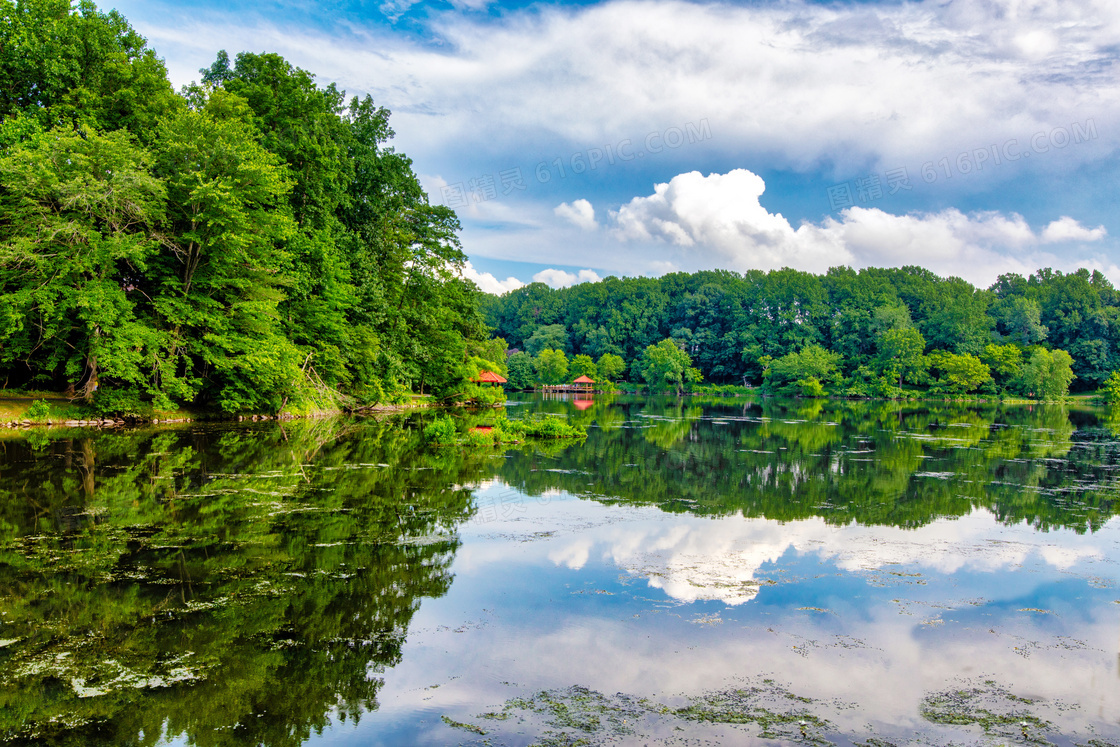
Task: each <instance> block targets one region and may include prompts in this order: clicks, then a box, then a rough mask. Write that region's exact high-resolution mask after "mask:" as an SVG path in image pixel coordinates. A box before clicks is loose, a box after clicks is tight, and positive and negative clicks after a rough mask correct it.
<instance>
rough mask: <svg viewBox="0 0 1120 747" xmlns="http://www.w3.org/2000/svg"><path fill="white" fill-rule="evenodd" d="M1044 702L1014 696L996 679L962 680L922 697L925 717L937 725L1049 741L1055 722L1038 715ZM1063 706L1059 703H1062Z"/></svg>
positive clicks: (1000, 735)
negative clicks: (955, 684)
mask: <svg viewBox="0 0 1120 747" xmlns="http://www.w3.org/2000/svg"><path fill="white" fill-rule="evenodd" d="M1041 705H1042V701H1041V700H1039V699H1034V698H1026V697H1021V696H1018V695H1015V694H1014V693H1012V692H1011V691H1010V690H1008V689H1007V688H1005V687H1003V686H1002V685H1000V684H998V683H997V682H995V681H994V680H985V681H983V682H981V683H976V684H971V683H967V682H966V683H962V684H961V686H959V687H956V688H953V689H949V690H942V691H940V692H935V693H930V694H928V695H926V696H925V697H924V698H922V704H921V708H920V711H921V714H922V718H924V719H926V720H927V721H930V722H931V723H934V724H942V725H953V726H978V727H980V728H981V729H983V730H984V733H985V734H986V735H988V736H991V737H999V738H1004V739H1010V740H1015V741H1020V742H1024V743H1026V744H1050V742H1049V740H1047V739H1046V738H1045V737H1044V736H1043V735H1044V734H1046V733H1047V732H1049V731H1051V730H1052V728H1053V724H1052V723H1051V722H1050V721H1047V720H1045V719H1043V718H1041V717H1040V716H1039V715H1037V712H1038V711H1039V710H1041V709H1040V706H1041ZM1059 707H1060V704H1059Z"/></svg>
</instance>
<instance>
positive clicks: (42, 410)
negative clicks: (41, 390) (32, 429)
mask: <svg viewBox="0 0 1120 747" xmlns="http://www.w3.org/2000/svg"><path fill="white" fill-rule="evenodd" d="M50 416H51V406H50V405H49V404H47V403H46V402H45V401H44V400H41V399H37V400H35V401H34V402H32V403H31V407H28V408H27V412H26V413H24V417H26V418H27V419H28V420H30V421H32V422H35V423H41V422H43V421H44V420H49V419H50Z"/></svg>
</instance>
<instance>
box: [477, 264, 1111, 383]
mask: <svg viewBox="0 0 1120 747" xmlns="http://www.w3.org/2000/svg"><path fill="white" fill-rule="evenodd" d="M483 304H484V311H485V314H486V318H487V322H488V323H489V324H491V325H492V326H493V327H495V328H496V330H497V331H496V334H497V335H499V336H501V337H502V338H504V339H505V341H506V342H508V344H509V345H510V346H511V347H513V348H518V349H520V350H524V351H525V353H524V354H525V355H527V356H539V355H540V354H541V351H543V350H551V351H559V352H562V353H565V354H566V355H568V356H575V357H579V356H588V357H590V358H593V359H599V360H602V356H605V355H611V356H618V357H621V358H622V359H623V366H624V368H625V369H626V370H627V377H628V379H629V380H630V381H634V382H642V381H648V382H650V383H651V384H654V383H657V384H658V385H659V386H658V388H661V389H678V388H680V386H681V381H680V380H679V379H678V378H677V377H678V376H680V377H682V378H684V377H685V376H686V374H687V371H688V369H689V368H690V367H693V366H694V367H695V368H696V369H698V374H699V375H702V377H703V379H704V380H706V381H710V382H714V383H717V384H719V383H741V384H749V385H760V384H761V385H764V386H766V387H767V388H768V389H770V390H772V391H775V392H782V393H788V394H800V395H809V396H813V395H815V394H820V393H831V394H839V395H846V396H887V397H890V396H899V395H900V394H902V393H903V391H904V390H915V389H916V390H921V391H926V390H932V391H933V392H935V393H942V394H961V393H968V392H980V393H985V394H1012V395H1020V396H1026V397H1035V398H1053V397H1060V396H1062V395H1064V394H1065V393H1066V392H1067V391H1068V389H1069V387H1070V386H1071V384H1072V387H1073V388H1074V389H1075V390H1081V391H1084V390H1091V389H1096V388H1098V387H1100V386H1101V385H1103V384H1104V382H1105V381H1106V380H1107V379H1108V377H1109V375H1110V373H1111V372H1112V371H1113V370H1114V369H1115V368H1116V367H1117V366H1118V365H1120V348H1118V345H1120V294H1118V293H1117V291H1116V290H1115V289H1114V288H1113V287H1112V285H1111V284H1110V283H1109V281H1108V280H1107V279H1106V278H1105V277H1104V276H1103V275H1102V274H1101V273H1099V272H1092V273H1090V272H1089V271H1088V270H1084V269H1082V270H1078V271H1077V272H1074V273H1070V274H1063V273H1061V272H1057V271H1053V270H1050V269H1043V270H1039V271H1038V272H1036V273H1034V274H1033V275H1031V276H1030V277H1027V278H1024V277H1021V276H1019V275H1013V274H1008V275H1003V276H1001V277H1000V278H999V280H998V281H997V282H996V283H995V284H994V285H992V287H991V288H987V289H983V288H975V287H973V286H972V285H970V284H969V283H967V282H965V281H964V280H961V279H959V278H941V277H938V276H937V275H934V274H933V273H932V272H930V271H928V270H924V269H922V268H920V267H903V268H895V269H875V268H871V269H865V270H860V271H856V270H853V269H851V268H847V267H836V268H833V269H831V270H829V271H828V272H827V273H825V274H823V275H814V274H811V273H807V272H800V271H797V270H791V269H783V270H776V271H773V272H769V273H765V272H761V271H753V270H752V271H750V272H747V273H745V274H738V273H734V272H728V271H722V270H718V271H705V272H697V273H693V274H687V273H675V274H670V275H665V276H663V277H661V278H621V279H620V278H615V277H610V278H607V279H605V280H603V281H600V282H597V283H585V284H582V285H576V286H573V287H570V288H564V289H560V290H553V289H550V288H549V287H547V286H545V285H544V284H541V283H534V284H532V285H528V286H525V287H523V288H519V289H517V290H514V291H510V292H508V293H506V294H505V295H503V296H500V297H487V298H486V299H485V300H484V301H483ZM665 340H670V341H671V344H672V345H673V346H674V347H675V348H676V349H678V350H680V351H681V352H683V353H686V354H687V355H688V357H689V359H690V362H689V363H686V364H684V365H683V366H682V365H679V364H678V365H676V368H677V369H679V372H677V373H673V372H672V369H673V366H670V365H669V364H668V363H667V362H665V361H662V364H661V370H658V371H656V372H653V373H651V370H650V366H649V363H650V356H651V352H650V348H651V346H663V345H664V341H665ZM666 351H667V348H664V347H662V348H661V357H662V358H664V357H665V353H666ZM550 355H551V356H553V357H555V352H553V353H550ZM553 368H555V366H553ZM550 370H551V369H550ZM663 376H668V377H669V380H668V381H666V380H664V379H663V378H662V377H663ZM694 376H695V374H694Z"/></svg>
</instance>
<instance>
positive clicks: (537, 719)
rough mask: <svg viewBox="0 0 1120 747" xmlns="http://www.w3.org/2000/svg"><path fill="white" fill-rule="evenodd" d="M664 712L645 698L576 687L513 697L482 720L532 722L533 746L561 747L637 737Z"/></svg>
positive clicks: (481, 716) (482, 716)
mask: <svg viewBox="0 0 1120 747" xmlns="http://www.w3.org/2000/svg"><path fill="white" fill-rule="evenodd" d="M662 710H663V707H662V706H658V705H656V704H654V703H651V702H650V701H648V700H645V699H644V698H634V697H632V696H629V695H624V694H622V693H618V694H616V695H604V694H603V693H600V692H598V691H596V690H590V689H588V688H586V687H582V686H579V685H575V686H573V687H566V688H559V689H555V690H542V691H540V692H538V693H536V694H534V695H531V696H529V697H518V698H512V699H510V700H508V701H506V703H505V705H504V706H503V707H502V709H501V710H500V711H497V712H490V713H483V714H480V715H479V716H478V718H485V719H488V720H491V721H507V720H510V719H512V720H514V721H515V722H516V723H518V724H526V723H529V724H530V725H531V726H535V727H537V729H539V730H538V731H537V737H536V739H535V741H534V742H533V745H539V747H553V746H556V747H559V746H560V745H565V746H569V745H592V744H602V743H603V742H604V741H612V740H614V739H617V738H618V737H622V736H633V735H634V734H635V733H636V726H637V724H638V723H639V722H641V721H643V720H644V719H646V718H648V717H649V716H650V715H651V714H655V713H660V712H661V711H662Z"/></svg>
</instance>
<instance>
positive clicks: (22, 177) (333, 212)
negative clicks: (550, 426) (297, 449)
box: [0, 0, 504, 412]
mask: <svg viewBox="0 0 1120 747" xmlns="http://www.w3.org/2000/svg"><path fill="white" fill-rule="evenodd" d="M0 19H2V20H3V22H2V23H0V381H3V382H6V383H5V385H6V386H16V387H36V388H49V389H56V390H68V391H70V392H72V393H74V394H76V395H84V396H86V397H94V396H110V395H108V394H106V393H113V394H112V395H111V396H115V397H116V398H117V400H119V401H120V402H122V403H123V404H124V405H127V404H129V403H131V406H133V407H134V406H135V405H136V403H137V402H141V401H143V402H153V403H155V404H156V405H159V406H162V407H173V406H175V405H177V404H182V403H192V404H197V405H201V406H205V407H215V408H220V409H221V410H224V411H226V412H238V411H243V410H266V411H277V410H280V409H285V408H286V409H288V410H295V411H299V410H308V409H314V408H334V407H337V406H339V405H341V404H346V403H348V402H354V401H361V402H372V401H378V400H382V399H386V398H392V397H395V396H400V395H401V394H402V393H404V392H407V391H409V390H413V391H420V392H421V393H423V392H433V393H435V394H438V395H441V396H447V395H454V394H456V393H457V392H458V391H460V390H461V389H463V387H464V383H465V382H466V381H467V380H468V379H469V378H470V377H471V373H472V371H474V370H476V369H477V368H478V365H477V362H475V364H472V362H471V358H472V356H471V355H469V354H468V351H467V344H468V342H470V341H471V340H479V341H481V340H484V339H485V338H486V337H487V336H488V335H487V334H486V330H485V327H484V325H483V323H482V318H481V316H480V314H479V312H478V301H477V300H476V299H477V296H478V290H477V288H476V287H475V286H474V285H473V284H472V283H470V282H468V281H466V280H464V279H462V277H461V275H460V270H461V267H462V264H463V262H464V261H465V256H464V255H463V253H462V251H461V248H460V246H459V241H458V238H457V235H456V232H457V231H458V228H459V224H458V221H457V219H456V217H455V215H454V213H453V212H452V211H451V210H449V209H447V208H445V207H439V206H433V205H430V204H429V203H428V200H427V197H426V195H425V194H424V192H423V190H422V189H421V187H420V184H419V181H418V180H417V178H416V175H415V174H414V173H413V171H412V167H411V162H410V161H409V159H408V158H406V157H405V156H404V155H402V154H400V153H397V152H396V151H395V150H394V149H393V148H392V147H389V146H388V145H387V143H388V142H389V140H390V139H391V138H392V137H393V131H392V130H391V129H390V127H389V122H388V120H389V112H388V111H387V110H385V109H384V108H381V107H377V106H376V105H375V104H374V103H373V101H372V100H371V99H369V98H368V97H367V98H365V99H358V98H353V99H350V100H349V101H348V100H347V99H346V97H345V94H344V93H343V92H342V91H339V90H337V89H336V88H335V87H334V86H333V85H330V86H327V87H325V88H324V87H319V86H317V85H316V83H315V80H314V76H312V75H311V74H310V73H308V72H306V71H304V70H300V69H298V68H295V67H293V66H292V65H291V64H289V63H288V62H286V61H285V60H284V59H283V58H281V57H279V56H278V55H275V54H248V53H244V54H239V55H237V57H236V59H235V60H233V61H232V62H231V60H230V59H229V57H228V56H227V55H226V54H225V53H224V52H222V53H221V54H219V55H218V58H217V60H216V62H215V63H214V64H213V65H212V66H211V67H210V68H208V69H206V70H204V71H201V72H202V73H203V74H202V77H201V82H200V83H197V84H194V85H191V86H188V87H186V88H185V89H184V90H183V91H182V92H181V93H179V94H177V93H175V92H174V91H173V90H172V87H171V85H170V83H169V82H168V79H167V74H166V70H165V68H164V66H163V63H162V62H161V61H160V60H159V58H157V57H156V56H155V53H154V52H153V51H152V50H151V49H149V48H147V47H146V45H145V41H144V39H143V38H142V37H140V36H139V35H138V34H136V32H135V31H133V30H132V29H131V28H130V27H129V25H128V23H127V22H126V21H125V20H124V18H122V17H121V16H120V15H119V14H117V13H116V12H111V13H108V14H104V13H101V12H99V11H98V10H97V9H96V8H95V7H94V6H93V4H92V3H89V2H82V3H80V4H79V5H78V6H77V7H76V8H72V6H71V3H70V2H69V0H19V1H18V2H16V1H15V0H0ZM500 358H501V361H500V362H501V363H502V364H503V365H504V355H501V356H500Z"/></svg>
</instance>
